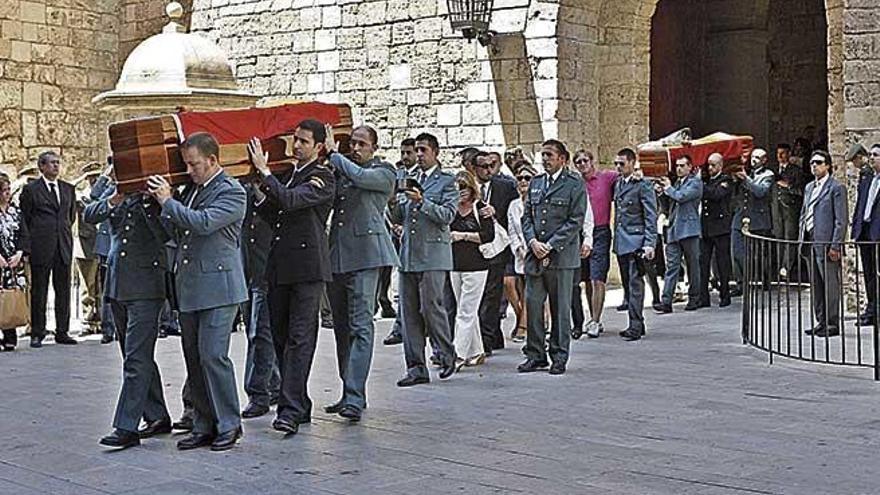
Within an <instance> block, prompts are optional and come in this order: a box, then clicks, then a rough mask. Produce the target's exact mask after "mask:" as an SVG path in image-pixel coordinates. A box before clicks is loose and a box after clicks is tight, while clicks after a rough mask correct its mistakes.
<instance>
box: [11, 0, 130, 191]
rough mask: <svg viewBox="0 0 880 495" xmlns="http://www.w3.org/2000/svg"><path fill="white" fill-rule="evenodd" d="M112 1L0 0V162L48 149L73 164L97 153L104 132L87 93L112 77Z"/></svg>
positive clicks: (17, 162)
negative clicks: (0, 117)
mask: <svg viewBox="0 0 880 495" xmlns="http://www.w3.org/2000/svg"><path fill="white" fill-rule="evenodd" d="M116 8H117V5H116V1H115V0H96V1H89V2H51V1H50V2H48V3H47V2H46V1H45V0H42V1H41V0H35V1H25V0H3V1H2V2H0V112H2V121H0V168H3V169H5V170H7V171H9V170H14V169H16V168H20V167H21V166H23V165H24V164H25V163H26V162H28V161H32V159H33V158H34V157H35V156H36V155H37V154H38V153H39V152H40V151H43V150H46V149H54V150H59V151H61V153H62V154H63V156H64V158H65V160H66V161H67V163H68V164H71V165H72V167H76V168H78V166H80V165H82V164H83V163H84V162H86V161H88V160H93V159H100V158H101V156H102V155H103V153H104V151H103V141H104V139H103V135H104V133H105V131H104V129H103V128H102V127H101V126H100V125H99V121H98V116H97V115H96V112H95V111H94V109H92V107H91V104H90V100H91V98H92V97H93V96H94V95H95V94H97V93H98V92H99V91H101V90H104V89H106V88H108V87H111V86H112V85H113V84H114V83H115V81H116V76H117V72H116V70H117V60H118V59H117V28H118V17H117V10H116ZM72 167H68V169H70V168H72ZM68 173H70V174H71V175H72V174H73V173H75V171H71V170H68Z"/></svg>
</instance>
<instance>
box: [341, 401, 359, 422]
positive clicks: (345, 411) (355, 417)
mask: <svg viewBox="0 0 880 495" xmlns="http://www.w3.org/2000/svg"><path fill="white" fill-rule="evenodd" d="M339 415H340V416H342V417H343V418H345V419H347V420H349V421H351V422H353V423H357V422H358V421H360V420H361V410H360V409H358V408H356V407H354V406H351V405H349V406H345V407H343V408H342V409H341V410H340V411H339Z"/></svg>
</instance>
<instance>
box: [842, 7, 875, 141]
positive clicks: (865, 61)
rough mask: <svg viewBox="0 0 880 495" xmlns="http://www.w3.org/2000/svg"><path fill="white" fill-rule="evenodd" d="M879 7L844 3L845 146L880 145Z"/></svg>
mask: <svg viewBox="0 0 880 495" xmlns="http://www.w3.org/2000/svg"><path fill="white" fill-rule="evenodd" d="M878 20H880V5H878V3H877V2H876V1H874V0H846V10H845V12H844V14H843V38H844V39H843V43H844V52H843V59H844V60H843V80H844V105H845V110H844V126H845V129H846V141H847V143H848V144H849V143H852V142H861V143H865V145H866V146H868V145H870V144H871V143H876V142H880V98H878V95H880V22H878Z"/></svg>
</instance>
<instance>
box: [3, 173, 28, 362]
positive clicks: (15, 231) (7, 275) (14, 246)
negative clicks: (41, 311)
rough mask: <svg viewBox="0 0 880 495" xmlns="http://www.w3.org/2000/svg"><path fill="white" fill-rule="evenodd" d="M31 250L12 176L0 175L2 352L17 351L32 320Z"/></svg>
mask: <svg viewBox="0 0 880 495" xmlns="http://www.w3.org/2000/svg"><path fill="white" fill-rule="evenodd" d="M29 251H30V236H28V230H27V225H26V224H25V223H24V219H22V216H21V210H19V209H18V207H17V206H15V205H13V204H12V188H11V184H10V181H9V177H8V176H6V175H5V174H0V307H2V308H3V310H2V311H0V313H2V315H0V323H2V324H0V328H2V330H3V340H2V341H0V344H2V350H3V351H4V352H8V351H13V350H15V345H16V344H17V343H18V334H17V333H16V328H15V326H10V325H11V324H12V323H10V322H14V323H15V324H17V325H26V324H27V320H28V314H29V311H28V306H27V296H26V294H25V291H24V289H25V285H26V280H27V279H26V278H25V274H24V267H25V261H24V258H25V256H26V255H27V253H28V252H29Z"/></svg>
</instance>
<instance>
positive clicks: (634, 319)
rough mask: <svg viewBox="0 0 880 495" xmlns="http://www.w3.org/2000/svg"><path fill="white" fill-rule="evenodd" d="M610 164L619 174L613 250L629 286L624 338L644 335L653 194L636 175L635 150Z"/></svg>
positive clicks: (654, 222) (626, 151)
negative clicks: (646, 277)
mask: <svg viewBox="0 0 880 495" xmlns="http://www.w3.org/2000/svg"><path fill="white" fill-rule="evenodd" d="M614 165H615V166H617V171H618V172H620V177H618V178H617V182H616V183H615V184H614V253H615V254H616V255H617V257H618V258H617V259H618V261H619V262H620V273H621V274H623V275H624V278H625V280H623V283H625V284H628V285H629V291H628V292H627V297H628V300H627V311H629V324H628V325H627V328H626V329H625V330H623V331H622V332H620V336H621V337H623V339H624V340H627V341H633V340H639V339H641V338H642V336H643V335H645V317H644V315H643V313H642V307H643V306H644V301H645V279H644V275H645V262H646V261H650V260H652V259H654V246H655V245H656V243H657V195H656V194H654V189H653V188H652V187H651V182H650V181H648V180H645V179H643V178H641V177H640V176H637V175H636V174H635V169H636V153H635V152H634V151H633V150H631V149H629V148H624V149H622V150H620V151H619V152H618V153H617V157H616V158H615V159H614Z"/></svg>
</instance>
